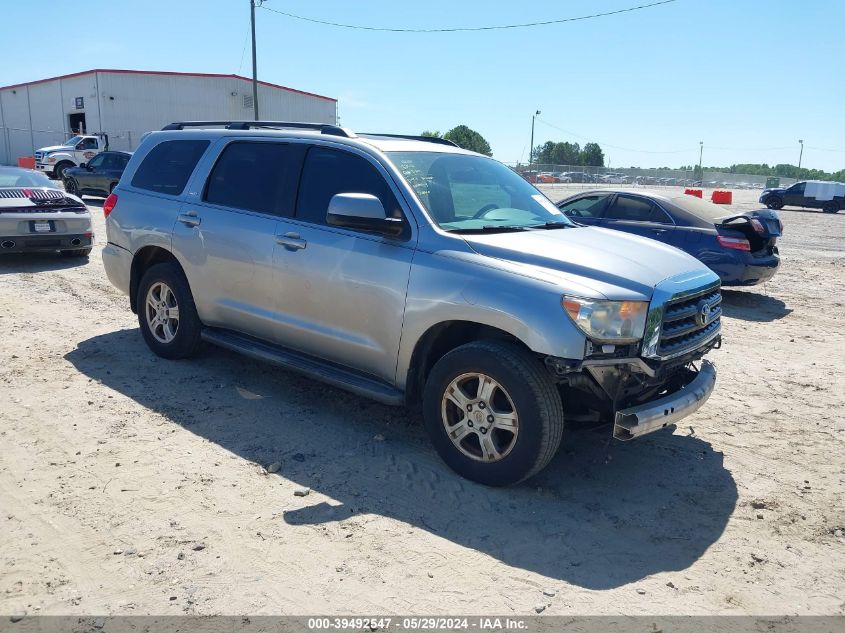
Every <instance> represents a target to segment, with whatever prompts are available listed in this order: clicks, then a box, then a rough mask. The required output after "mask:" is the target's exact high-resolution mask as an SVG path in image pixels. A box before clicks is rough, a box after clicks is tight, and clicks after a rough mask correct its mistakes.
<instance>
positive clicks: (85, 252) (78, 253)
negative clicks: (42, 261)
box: [59, 248, 91, 257]
mask: <svg viewBox="0 0 845 633" xmlns="http://www.w3.org/2000/svg"><path fill="white" fill-rule="evenodd" d="M59 253H60V254H61V256H62V257H88V256H89V255H90V254H91V249H90V248H75V249H73V250H70V251H59Z"/></svg>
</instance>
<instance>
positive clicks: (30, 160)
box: [18, 156, 35, 169]
mask: <svg viewBox="0 0 845 633" xmlns="http://www.w3.org/2000/svg"><path fill="white" fill-rule="evenodd" d="M18 167H23V168H24V169H35V156H18Z"/></svg>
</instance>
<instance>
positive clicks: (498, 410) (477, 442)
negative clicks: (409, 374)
mask: <svg viewBox="0 0 845 633" xmlns="http://www.w3.org/2000/svg"><path fill="white" fill-rule="evenodd" d="M441 419H442V421H443V427H444V429H445V431H446V434H447V436H448V437H449V439H450V440H451V441H452V444H454V446H455V448H457V449H458V450H459V451H461V453H463V454H464V455H466V456H467V457H469V458H471V459H474V460H477V461H481V462H486V463H492V462H497V461H499V460H501V459H504V458H505V457H506V456H507V455H508V454H509V453H510V452H511V450H513V447H514V446H515V445H516V439H517V436H518V434H519V416H518V414H517V411H516V407H515V406H514V404H513V400H512V399H511V397H510V395H509V394H508V392H507V391H506V390H505V388H504V387H503V386H502V385H501V384H499V383H498V382H497V381H496V380H495V379H493V378H491V377H490V376H488V375H486V374H482V373H476V372H473V373H466V374H461V375H460V376H458V377H457V378H455V379H454V380H453V381H452V382H451V383H449V386H448V387H446V391H445V392H444V394H443V399H442V403H441Z"/></svg>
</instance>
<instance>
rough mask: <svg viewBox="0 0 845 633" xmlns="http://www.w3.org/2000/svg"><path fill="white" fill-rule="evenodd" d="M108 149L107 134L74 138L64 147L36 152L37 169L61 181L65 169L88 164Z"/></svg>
mask: <svg viewBox="0 0 845 633" xmlns="http://www.w3.org/2000/svg"><path fill="white" fill-rule="evenodd" d="M108 148H109V137H108V136H107V135H105V134H86V135H82V136H74V137H73V138H70V139H68V140H67V141H66V142H65V143H64V144H63V145H52V146H50V147H42V148H40V149H38V150H36V152H35V168H36V169H37V170H38V171H40V172H43V173H45V174H47V175H48V176H49V177H50V178H55V179H57V180H61V178H62V174H64V171H65V169H67V168H68V167H77V166H79V165H80V164H81V163H87V162H88V161H90V160H91V159H92V158H94V156H96V155H97V154H99V153H100V152H104V151H106V150H107V149H108Z"/></svg>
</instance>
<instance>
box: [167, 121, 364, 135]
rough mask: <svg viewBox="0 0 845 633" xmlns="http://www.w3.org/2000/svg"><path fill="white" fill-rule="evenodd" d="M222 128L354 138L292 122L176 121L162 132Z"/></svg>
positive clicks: (343, 131) (339, 129)
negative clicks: (259, 129)
mask: <svg viewBox="0 0 845 633" xmlns="http://www.w3.org/2000/svg"><path fill="white" fill-rule="evenodd" d="M216 125H220V126H224V127H225V128H226V129H227V130H249V129H254V128H277V129H292V130H315V131H319V132H320V133H321V134H330V135H332V136H343V137H345V138H355V133H354V132H353V131H352V130H348V129H346V128H342V127H340V126H337V125H331V124H329V123H299V122H292V121H177V122H175V123H170V124H168V125H165V126H164V127H163V128H161V129H162V130H184V129H185V128H186V127H211V126H216Z"/></svg>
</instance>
